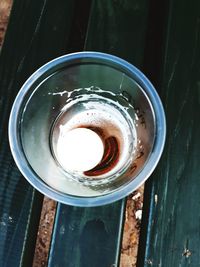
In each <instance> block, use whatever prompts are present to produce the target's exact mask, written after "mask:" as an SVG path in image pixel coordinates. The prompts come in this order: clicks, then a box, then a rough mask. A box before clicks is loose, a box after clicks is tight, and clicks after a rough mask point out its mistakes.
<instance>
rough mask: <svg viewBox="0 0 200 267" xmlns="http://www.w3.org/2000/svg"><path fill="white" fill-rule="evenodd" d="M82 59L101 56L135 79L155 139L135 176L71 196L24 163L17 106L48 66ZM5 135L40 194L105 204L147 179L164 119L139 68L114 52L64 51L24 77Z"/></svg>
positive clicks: (66, 201) (158, 151)
mask: <svg viewBox="0 0 200 267" xmlns="http://www.w3.org/2000/svg"><path fill="white" fill-rule="evenodd" d="M83 58H90V59H97V60H98V59H103V60H106V61H107V62H108V63H109V62H110V63H111V64H112V63H113V62H114V63H115V64H116V65H119V67H120V68H123V69H124V70H125V71H127V72H128V73H130V74H132V75H133V77H134V79H135V80H136V82H138V84H139V85H140V86H141V87H142V89H143V90H144V91H145V93H146V94H147V96H148V98H149V100H150V102H151V105H152V107H153V110H154V113H155V120H156V138H155V142H154V147H153V151H152V152H151V155H150V157H149V158H148V161H147V163H146V164H145V166H144V168H143V169H142V170H141V171H140V173H139V174H138V175H137V176H136V177H135V179H133V180H132V181H130V182H129V183H127V184H125V185H123V186H122V187H120V188H119V189H117V190H116V191H113V192H111V193H108V194H104V195H101V196H95V197H80V196H71V195H67V194H65V193H62V192H59V191H57V190H55V189H53V188H52V187H50V186H49V185H47V184H46V183H45V182H44V181H43V180H42V179H41V178H40V177H39V176H37V174H36V173H35V172H34V171H33V170H32V168H31V167H30V165H29V163H28V162H27V159H26V157H25V155H24V153H23V150H22V149H21V145H20V137H19V132H18V126H19V113H20V108H21V105H22V103H23V101H24V98H25V96H26V94H27V92H28V91H29V88H31V86H32V85H33V84H34V83H35V81H36V80H37V79H39V78H40V77H41V76H42V75H44V74H45V73H46V72H47V71H49V69H52V68H54V67H56V66H58V65H60V64H63V63H65V62H66V61H73V60H80V59H83ZM8 135H9V143H10V148H11V152H12V155H13V158H14V160H15V162H16V165H17V167H18V168H19V170H20V171H21V173H22V174H23V176H24V177H25V178H26V179H27V180H28V182H29V183H30V184H31V185H32V186H33V187H35V188H36V189H37V190H38V191H40V192H41V193H43V194H44V195H47V196H48V197H50V198H52V199H54V200H56V201H58V202H61V203H64V204H68V205H73V206H80V207H92V206H100V205H105V204H109V203H112V202H114V201H117V200H119V199H122V198H124V197H125V196H127V195H129V194H130V193H132V192H133V191H134V190H136V189H137V188H138V187H139V186H141V185H142V184H143V183H144V182H145V181H146V180H147V179H148V178H149V176H150V175H151V174H152V172H153V171H154V169H155V168H156V166H157V164H158V162H159V160H160V157H161V155H162V152H163V149H164V144H165V139H166V119H165V113H164V109H163V105H162V102H161V100H160V97H159V95H158V93H157V92H156V90H155V88H154V86H153V85H152V83H151V82H150V81H149V80H148V78H147V77H146V76H145V75H144V74H143V73H142V72H141V71H140V70H139V69H137V68H136V67H135V66H133V65H132V64H130V63H128V62H127V61H125V60H123V59H121V58H119V57H117V56H114V55H110V54H106V53H100V52H77V53H72V54H67V55H64V56H61V57H58V58H55V59H53V60H51V61H49V62H48V63H46V64H45V65H43V66H42V67H40V68H39V69H38V70H36V71H35V72H34V73H33V74H32V75H31V76H30V77H29V78H28V79H27V81H26V82H25V83H24V85H23V86H22V88H21V89H20V91H19V93H18V95H17V97H16V98H15V101H14V103H13V106H12V110H11V113H10V118H9V127H8Z"/></svg>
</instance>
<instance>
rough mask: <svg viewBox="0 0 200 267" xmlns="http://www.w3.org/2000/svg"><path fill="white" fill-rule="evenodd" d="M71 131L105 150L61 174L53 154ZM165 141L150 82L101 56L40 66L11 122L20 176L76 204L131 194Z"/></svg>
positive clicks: (120, 62) (111, 58)
mask: <svg viewBox="0 0 200 267" xmlns="http://www.w3.org/2000/svg"><path fill="white" fill-rule="evenodd" d="M75 128H87V129H90V130H92V131H94V132H96V134H98V135H99V137H100V138H101V140H102V142H103V145H104V154H103V157H102V159H101V161H100V162H99V163H98V164H97V166H95V167H94V168H92V169H90V170H87V171H84V172H80V171H71V170H67V169H65V168H64V167H63V165H62V164H61V162H60V161H59V157H58V154H57V153H58V151H57V143H58V139H59V136H60V134H61V130H62V131H63V129H64V131H70V130H72V129H75ZM165 136H166V123H165V114H164V110H163V106H162V103H161V100H160V98H159V96H158V94H157V92H156V90H155V89H154V87H153V85H152V84H151V83H150V81H149V80H148V79H147V78H146V77H145V76H144V74H143V73H142V72H141V71H139V70H138V69H137V68H136V67H134V66H133V65H131V64H129V63H128V62H127V61H125V60H123V59H120V58H118V57H116V56H113V55H109V54H104V53H99V52H79V53H73V54H68V55H64V56H62V57H59V58H56V59H54V60H52V61H50V62H48V63H47V64H45V65H44V66H42V67H41V68H40V69H38V70H37V71H36V72H35V73H34V74H33V75H32V76H31V77H30V78H29V79H28V80H27V81H26V82H25V84H24V85H23V86H22V88H21V90H20V91H19V93H18V95H17V97H16V99H15V102H14V104H13V107H12V110H11V115H10V120H9V140H10V147H11V151H12V154H13V157H14V159H15V162H16V164H17V166H18V168H19V169H20V171H21V172H22V174H23V175H24V177H25V178H26V179H27V180H28V181H29V182H30V183H31V184H32V185H33V186H34V187H35V188H36V189H37V190H39V191H40V192H42V193H43V194H45V195H47V196H49V197H50V198H53V199H55V200H57V201H59V202H62V203H65V204H69V205H75V206H99V205H104V204H108V203H111V202H114V201H116V200H119V199H121V198H123V197H125V196H126V195H128V194H130V193H131V192H132V191H134V190H135V189H137V188H138V187H139V186H140V185H141V184H142V183H144V182H145V180H146V179H147V178H148V177H149V176H150V175H151V173H152V172H153V170H154V169H155V167H156V165H157V163H158V161H159V159H160V157H161V154H162V151H163V147H164V143H165ZM82 141H83V140H81V139H80V141H79V142H80V143H79V144H81V142H82ZM66 149H67V148H66Z"/></svg>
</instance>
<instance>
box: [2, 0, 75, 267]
mask: <svg viewBox="0 0 200 267" xmlns="http://www.w3.org/2000/svg"><path fill="white" fill-rule="evenodd" d="M73 2H74V1H64V0H63V1H62V0H60V1H58V3H57V4H56V5H55V1H52V0H48V1H47V0H41V1H29V0H26V1H23V0H16V1H14V6H13V9H12V13H11V18H10V22H9V26H8V30H7V33H6V38H5V42H4V45H3V48H2V51H1V55H0V266H2V267H14V266H16V267H18V266H25V267H27V266H31V263H32V258H33V254H34V249H35V248H34V246H35V240H36V237H37V227H38V223H39V216H40V211H41V204H42V196H41V195H40V194H39V193H37V192H36V191H35V190H34V189H33V187H32V186H31V185H29V184H28V182H26V180H25V179H24V178H23V177H22V176H21V174H20V173H19V171H18V169H17V167H16V166H15V164H14V162H13V159H12V156H11V153H10V149H9V144H8V136H7V127H8V118H9V113H10V109H11V106H12V103H13V101H14V98H15V96H16V94H17V92H18V91H19V89H20V87H21V85H22V84H23V83H24V82H25V80H26V78H28V76H29V75H30V74H31V73H32V72H33V71H35V70H36V68H38V67H39V66H41V65H42V64H44V63H46V62H47V61H48V60H50V59H52V58H54V57H56V56H59V55H62V54H63V53H64V51H65V48H66V46H67V40H68V37H69V35H70V27H71V16H72V14H73ZM66 14H67V15H66Z"/></svg>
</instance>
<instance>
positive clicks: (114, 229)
mask: <svg viewBox="0 0 200 267" xmlns="http://www.w3.org/2000/svg"><path fill="white" fill-rule="evenodd" d="M147 17H148V4H147V1H145V0H142V1H141V0H140V1H137V0H134V1H131V0H130V1H124V0H119V1H111V0H102V1H98V0H94V1H93V2H92V8H91V15H90V19H89V26H88V32H87V38H86V43H85V49H86V50H93V51H101V52H107V53H111V54H115V55H118V56H121V57H123V58H124V59H127V60H129V61H130V62H132V63H134V64H136V65H137V66H141V65H142V62H143V60H144V58H143V56H144V47H145V34H146V27H147V23H146V22H147ZM138 25H140V27H138ZM124 206H125V199H124V200H121V201H118V202H116V203H113V204H110V205H106V206H102V207H96V208H77V207H69V206H66V205H63V204H58V209H57V213H56V219H55V225H54V229H53V236H52V243H51V250H50V254H49V263H48V267H55V266H56V267H64V266H67V267H88V266H92V267H93V266H94V267H100V266H101V267H111V266H118V264H119V256H120V241H121V231H122V225H123V219H124Z"/></svg>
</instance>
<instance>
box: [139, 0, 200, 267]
mask: <svg viewBox="0 0 200 267" xmlns="http://www.w3.org/2000/svg"><path fill="white" fill-rule="evenodd" d="M166 25H167V27H166V35H165V40H164V47H165V50H164V54H163V64H162V66H161V68H162V73H163V75H162V82H161V84H160V93H161V95H162V99H163V101H164V105H165V110H166V116H167V129H168V134H167V142H166V147H165V151H164V155H163V157H162V160H161V162H160V164H159V166H158V168H157V170H156V172H155V173H154V175H153V181H152V185H151V203H150V207H151V209H150V213H149V214H150V216H149V219H148V221H146V222H145V223H146V224H148V234H147V243H146V250H145V262H144V264H143V265H139V266H146V267H149V266H155V267H169V266H177V267H178V266H181V267H186V266H188V267H189V266H190V267H198V266H200V250H199V247H200V224H199V222H200V215H199V214H200V194H199V188H200V164H199V162H200V138H199V136H200V127H199V118H200V89H199V88H200V2H199V1H197V0H196V1H192V2H188V1H186V0H182V1H181V0H177V1H175V0H171V1H169V14H168V16H167V18H166ZM146 201H147V200H146Z"/></svg>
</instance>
